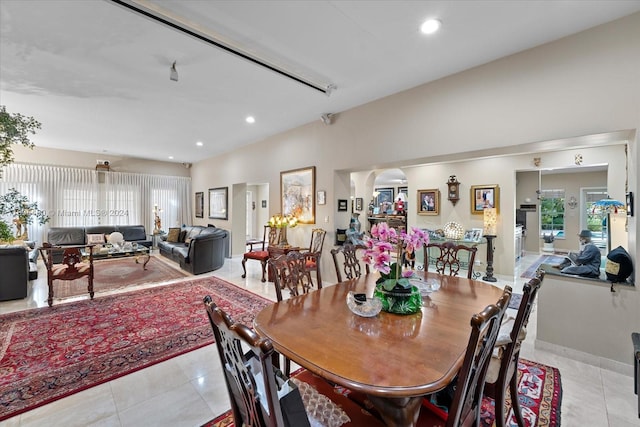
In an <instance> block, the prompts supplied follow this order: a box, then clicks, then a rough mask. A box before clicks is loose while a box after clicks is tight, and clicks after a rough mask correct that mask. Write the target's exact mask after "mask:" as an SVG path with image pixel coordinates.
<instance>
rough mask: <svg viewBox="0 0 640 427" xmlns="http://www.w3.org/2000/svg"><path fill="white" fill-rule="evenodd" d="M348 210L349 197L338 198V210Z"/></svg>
mask: <svg viewBox="0 0 640 427" xmlns="http://www.w3.org/2000/svg"><path fill="white" fill-rule="evenodd" d="M346 211H347V199H338V212H346Z"/></svg>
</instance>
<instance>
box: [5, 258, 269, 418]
mask: <svg viewBox="0 0 640 427" xmlns="http://www.w3.org/2000/svg"><path fill="white" fill-rule="evenodd" d="M138 267H140V266H138ZM205 295H211V297H212V298H213V300H214V301H215V302H216V304H218V306H220V307H221V308H222V309H223V310H225V311H226V312H227V313H229V314H230V315H231V316H232V317H233V318H234V319H236V320H237V321H239V322H242V323H244V324H248V325H251V324H253V319H254V317H255V315H256V314H257V313H258V312H259V311H260V310H262V309H263V308H264V307H266V306H268V305H269V304H272V302H271V301H269V300H267V299H265V298H263V297H261V296H258V295H255V294H253V293H251V292H249V291H247V290H245V289H242V288H240V287H238V286H235V285H233V284H231V283H228V282H225V281H224V280H221V279H218V278H215V277H206V278H201V279H192V280H184V281H181V282H178V283H173V284H169V285H167V286H158V287H154V288H149V289H144V290H140V291H134V292H125V293H121V294H117V295H110V296H105V297H100V298H95V299H94V300H88V299H87V300H82V301H78V302H73V303H68V304H59V305H54V306H53V307H46V308H39V309H32V310H26V311H21V312H16V313H10V314H5V315H0V421H2V420H4V419H7V418H10V417H12V416H14V415H17V414H19V413H22V412H24V411H28V410H31V409H34V408H36V407H38V406H41V405H44V404H46V403H49V402H52V401H54V400H57V399H60V398H63V397H65V396H68V395H70V394H73V393H77V392H79V391H81V390H84V389H87V388H89V387H93V386H96V385H98V384H101V383H104V382H107V381H110V380H113V379H115V378H118V377H120V376H123V375H126V374H129V373H131V372H134V371H137V370H139V369H142V368H146V367H148V366H150V365H153V364H156V363H159V362H162V361H164V360H167V359H170V358H172V357H175V356H178V355H180V354H183V353H186V352H188V351H192V350H195V349H198V348H200V347H203V346H205V345H208V344H211V343H212V342H213V332H212V330H211V325H210V324H209V320H208V318H207V314H206V311H205V308H204V305H203V303H202V298H204V296H205Z"/></svg>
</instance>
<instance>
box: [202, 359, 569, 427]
mask: <svg viewBox="0 0 640 427" xmlns="http://www.w3.org/2000/svg"><path fill="white" fill-rule="evenodd" d="M294 375H295V374H294ZM518 376H519V386H518V390H519V393H518V398H519V399H520V407H521V409H522V416H523V418H524V421H525V425H526V426H527V427H536V426H537V427H559V426H560V405H561V403H562V384H561V383H560V372H559V371H558V369H557V368H554V367H552V366H547V365H543V364H540V363H536V362H532V361H529V360H525V359H520V363H519V364H518ZM336 392H337V393H342V394H346V395H348V394H349V391H348V390H346V389H344V388H342V387H336ZM494 408H495V403H494V401H493V399H489V398H484V399H483V400H482V408H481V411H480V425H481V426H485V427H491V426H495V416H494V413H495V411H494ZM506 412H507V414H508V422H507V423H506V425H507V426H508V427H516V426H517V425H518V423H517V422H516V420H515V418H514V417H513V411H512V410H511V400H510V399H509V398H507V402H506ZM202 427H234V422H233V415H232V413H231V410H229V411H227V412H225V413H224V414H222V415H220V416H219V417H217V418H215V419H214V420H211V421H209V422H208V423H206V424H204V425H203V426H202ZM418 427H421V426H420V423H418Z"/></svg>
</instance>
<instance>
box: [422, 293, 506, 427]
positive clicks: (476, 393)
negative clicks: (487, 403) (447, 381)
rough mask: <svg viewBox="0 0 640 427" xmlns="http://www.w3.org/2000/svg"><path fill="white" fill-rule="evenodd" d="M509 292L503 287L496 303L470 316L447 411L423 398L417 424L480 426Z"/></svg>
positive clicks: (451, 426) (452, 426)
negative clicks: (468, 332) (487, 383)
mask: <svg viewBox="0 0 640 427" xmlns="http://www.w3.org/2000/svg"><path fill="white" fill-rule="evenodd" d="M511 292H512V289H511V287H510V286H506V287H505V288H504V291H503V293H502V296H501V297H500V299H499V300H498V301H497V302H496V304H495V305H494V304H491V305H489V306H487V307H486V308H485V309H484V310H482V311H481V312H480V313H477V314H474V315H473V316H472V317H471V335H470V336H469V342H468V344H467V350H466V352H465V355H464V360H463V362H462V367H461V368H460V371H458V374H457V378H456V379H454V382H452V385H454V384H455V388H454V390H453V398H452V400H451V404H450V406H449V408H448V412H445V411H443V410H442V409H441V408H440V407H438V406H436V405H434V404H433V403H432V402H431V401H430V399H429V397H425V398H424V400H423V403H422V408H421V410H420V415H419V418H418V424H417V425H418V426H434V425H443V424H444V426H446V427H454V426H462V425H465V426H469V425H479V422H480V409H481V407H482V396H483V390H484V383H485V377H486V374H487V370H488V368H489V362H490V360H491V354H492V353H493V349H494V346H495V343H496V339H497V337H498V331H499V330H500V324H501V322H502V318H503V317H504V313H505V311H506V309H507V307H508V306H509V301H510V300H511ZM443 421H444V423H443Z"/></svg>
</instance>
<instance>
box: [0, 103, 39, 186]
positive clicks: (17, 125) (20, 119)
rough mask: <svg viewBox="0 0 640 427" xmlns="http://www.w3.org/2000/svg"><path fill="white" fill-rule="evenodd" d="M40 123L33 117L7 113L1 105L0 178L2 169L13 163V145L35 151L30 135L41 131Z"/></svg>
mask: <svg viewBox="0 0 640 427" xmlns="http://www.w3.org/2000/svg"><path fill="white" fill-rule="evenodd" d="M40 126H41V125H40V122H38V121H37V120H36V119H34V118H33V117H26V116H23V115H22V114H17V113H16V114H11V113H8V112H7V109H6V107H5V106H4V105H0V178H2V168H3V167H4V166H6V165H9V164H11V163H13V150H12V149H11V146H12V145H13V144H21V145H24V146H25V147H28V148H31V149H33V147H34V146H35V145H34V144H33V143H32V142H31V141H30V140H29V134H35V133H36V129H40Z"/></svg>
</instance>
